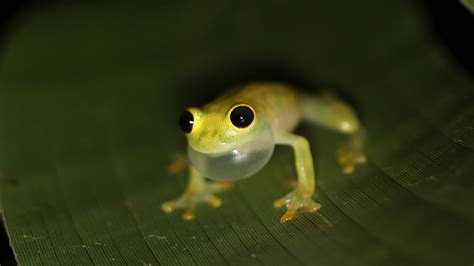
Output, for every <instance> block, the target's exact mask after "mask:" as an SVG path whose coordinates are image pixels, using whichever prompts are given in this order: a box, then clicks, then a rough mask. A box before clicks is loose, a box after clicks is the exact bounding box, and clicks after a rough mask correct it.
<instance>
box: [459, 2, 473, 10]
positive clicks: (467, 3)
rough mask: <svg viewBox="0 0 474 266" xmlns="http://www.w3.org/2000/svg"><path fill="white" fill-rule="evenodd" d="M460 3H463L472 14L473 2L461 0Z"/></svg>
mask: <svg viewBox="0 0 474 266" xmlns="http://www.w3.org/2000/svg"><path fill="white" fill-rule="evenodd" d="M461 3H463V5H464V6H466V8H467V9H469V11H471V13H474V0H461Z"/></svg>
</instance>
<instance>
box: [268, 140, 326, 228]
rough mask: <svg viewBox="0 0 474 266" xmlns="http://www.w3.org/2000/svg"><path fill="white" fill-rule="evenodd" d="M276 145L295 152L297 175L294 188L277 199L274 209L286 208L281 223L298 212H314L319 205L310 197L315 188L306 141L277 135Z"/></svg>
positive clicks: (311, 159)
mask: <svg viewBox="0 0 474 266" xmlns="http://www.w3.org/2000/svg"><path fill="white" fill-rule="evenodd" d="M276 140H277V143H278V144H283V145H290V146H291V147H292V148H293V150H294V152H295V165H296V172H297V174H298V184H297V185H296V188H295V189H294V190H293V191H291V192H290V193H288V194H287V195H286V196H284V197H283V198H280V199H277V200H276V201H275V203H274V206H275V207H277V208H278V207H281V206H283V205H285V206H286V209H287V210H286V212H285V214H283V216H282V217H281V219H280V222H281V223H284V222H286V221H288V220H291V219H293V217H294V216H295V214H296V213H297V212H298V211H301V210H303V211H308V212H315V211H317V210H318V209H319V208H320V207H321V204H319V203H317V202H315V201H314V200H313V199H312V197H313V194H314V190H315V188H316V179H315V176H314V168H313V158H312V156H311V150H310V148H309V143H308V141H307V140H306V139H305V138H304V137H301V136H298V135H294V134H292V133H279V134H277V136H276Z"/></svg>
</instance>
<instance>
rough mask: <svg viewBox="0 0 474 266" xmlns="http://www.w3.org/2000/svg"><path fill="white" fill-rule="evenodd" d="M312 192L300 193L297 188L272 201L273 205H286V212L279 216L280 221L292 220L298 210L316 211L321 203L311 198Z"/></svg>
mask: <svg viewBox="0 0 474 266" xmlns="http://www.w3.org/2000/svg"><path fill="white" fill-rule="evenodd" d="M311 196H312V194H307V193H300V192H299V191H298V190H294V191H292V192H290V193H289V194H288V195H286V196H285V197H283V198H280V199H277V200H276V201H275V202H274V204H273V205H274V206H275V207H281V206H283V205H286V209H287V210H286V212H285V213H284V214H283V215H282V216H281V218H280V222H281V223H285V222H287V221H289V220H292V219H293V218H294V217H295V216H296V215H297V213H299V212H316V211H317V210H319V208H321V204H319V203H318V202H316V201H314V200H313V199H312V198H311Z"/></svg>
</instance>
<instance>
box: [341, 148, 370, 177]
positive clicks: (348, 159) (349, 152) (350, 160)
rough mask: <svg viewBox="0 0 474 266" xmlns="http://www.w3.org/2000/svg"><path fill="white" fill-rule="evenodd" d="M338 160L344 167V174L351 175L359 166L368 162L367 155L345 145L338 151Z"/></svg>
mask: <svg viewBox="0 0 474 266" xmlns="http://www.w3.org/2000/svg"><path fill="white" fill-rule="evenodd" d="M337 159H338V162H339V164H340V165H341V167H342V172H343V173H345V174H351V173H352V172H354V168H355V166H356V165H357V164H363V163H365V162H366V161H367V158H366V157H365V154H364V153H363V152H362V151H361V150H359V149H354V148H351V147H347V146H345V145H343V146H341V147H340V148H339V149H338V151H337Z"/></svg>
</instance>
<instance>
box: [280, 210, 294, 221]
mask: <svg viewBox="0 0 474 266" xmlns="http://www.w3.org/2000/svg"><path fill="white" fill-rule="evenodd" d="M295 215H296V213H295V211H293V210H287V211H286V212H285V213H284V214H283V215H282V216H281V218H280V223H282V224H283V223H286V222H288V221H290V220H293V218H295Z"/></svg>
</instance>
